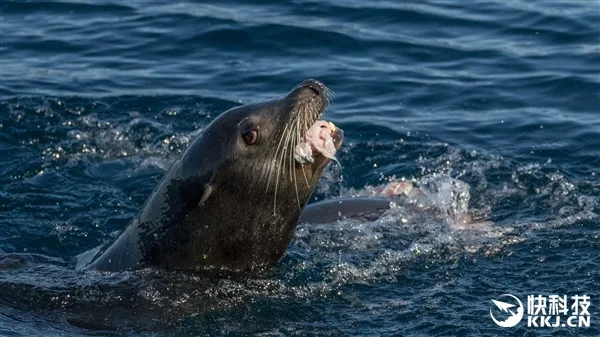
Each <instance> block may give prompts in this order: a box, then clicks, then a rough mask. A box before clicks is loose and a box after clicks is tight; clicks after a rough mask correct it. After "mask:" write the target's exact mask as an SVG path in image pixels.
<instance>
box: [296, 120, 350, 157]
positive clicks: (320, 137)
mask: <svg viewBox="0 0 600 337" xmlns="http://www.w3.org/2000/svg"><path fill="white" fill-rule="evenodd" d="M343 134H344V133H343V131H342V130H341V129H340V128H338V127H336V126H335V125H334V124H333V123H332V122H327V121H324V120H317V121H316V122H314V123H313V124H312V126H311V127H310V128H309V129H308V131H306V133H305V134H304V136H303V137H302V139H301V141H300V143H298V145H296V147H295V148H294V159H296V162H298V163H299V164H308V163H313V162H314V161H315V158H316V157H318V156H323V157H325V158H328V159H332V160H335V161H337V159H336V157H335V153H336V152H337V150H338V149H339V148H340V146H341V144H342V138H343Z"/></svg>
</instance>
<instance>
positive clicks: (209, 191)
mask: <svg viewBox="0 0 600 337" xmlns="http://www.w3.org/2000/svg"><path fill="white" fill-rule="evenodd" d="M213 190H214V189H213V187H212V185H211V184H206V185H204V193H203V194H202V198H200V202H199V203H198V206H202V205H204V203H205V202H206V200H207V199H208V197H210V195H211V194H212V192H213Z"/></svg>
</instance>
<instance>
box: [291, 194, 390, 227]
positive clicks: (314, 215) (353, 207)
mask: <svg viewBox="0 0 600 337" xmlns="http://www.w3.org/2000/svg"><path fill="white" fill-rule="evenodd" d="M389 208H390V200H389V199H385V198H340V199H333V200H326V201H322V202H318V203H315V204H310V205H308V206H306V207H305V208H304V210H303V211H302V214H301V215H300V220H299V221H298V222H299V223H312V224H321V223H331V222H336V221H338V220H342V219H347V218H356V217H361V218H367V219H368V218H375V219H377V218H379V217H380V216H381V214H383V212H385V211H386V210H388V209H389Z"/></svg>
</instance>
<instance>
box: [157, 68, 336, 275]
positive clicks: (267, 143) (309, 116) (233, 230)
mask: <svg viewBox="0 0 600 337" xmlns="http://www.w3.org/2000/svg"><path fill="white" fill-rule="evenodd" d="M329 101H330V91H329V90H328V88H327V87H325V85H323V84H322V83H321V82H319V81H316V80H312V79H309V80H305V81H303V82H301V83H300V84H298V85H297V86H296V87H295V88H293V89H292V90H291V91H290V92H289V93H288V94H287V95H285V96H284V97H281V98H279V99H273V100H270V101H266V102H262V103H256V104H248V105H244V106H240V107H236V108H233V109H231V110H228V111H226V112H224V113H223V114H221V115H220V116H218V117H217V118H216V119H215V120H213V121H212V122H211V123H210V124H209V125H208V126H207V127H206V128H205V129H204V130H203V131H202V133H201V134H200V136H199V137H198V138H197V139H196V140H195V141H194V142H193V143H192V144H191V145H190V147H189V148H188V149H187V150H186V152H185V153H184V155H183V156H182V158H181V159H180V160H179V161H178V162H177V163H176V164H175V165H174V167H173V168H172V169H171V172H169V174H168V175H167V177H166V178H165V179H164V180H163V183H162V184H163V185H164V184H167V185H166V187H165V188H164V189H165V191H166V192H165V193H166V195H167V196H168V197H165V198H164V199H167V201H166V202H167V203H169V202H170V203H171V204H173V203H174V204H175V208H176V207H180V204H184V205H186V206H185V207H184V209H180V211H179V214H176V215H174V221H172V222H173V223H171V225H169V226H167V229H166V231H165V235H166V236H168V237H169V239H166V241H171V243H170V244H169V246H166V245H165V246H162V242H161V245H160V246H159V247H158V248H159V249H158V250H157V249H154V251H153V252H152V254H150V260H152V264H162V265H165V266H167V267H176V268H183V269H198V268H200V269H207V268H208V269H210V268H214V269H224V268H225V269H230V270H247V269H255V268H256V267H260V266H264V265H267V264H270V263H273V262H277V261H278V260H279V259H280V258H281V256H282V255H283V253H284V251H285V249H286V247H287V246H288V244H289V242H290V240H291V238H292V234H293V230H294V228H295V226H296V223H297V221H298V218H299V216H300V212H301V211H302V208H303V207H304V206H305V205H306V204H307V202H308V199H309V197H310V195H311V194H312V192H313V190H314V188H315V186H316V184H317V182H318V180H319V178H320V176H321V174H322V172H323V169H324V168H325V166H326V164H327V163H328V162H329V161H330V160H331V158H333V154H332V153H331V152H335V150H337V149H339V147H340V146H341V144H342V140H343V131H342V130H341V129H339V128H336V127H335V126H333V124H332V123H326V122H323V121H320V120H319V119H320V117H321V116H322V115H323V112H324V111H325V109H326V108H327V106H328V104H329ZM315 135H317V136H315ZM311 137H312V138H311ZM315 138H316V140H315ZM319 141H320V142H321V145H322V146H321V145H319V144H318V143H319ZM327 142H328V144H329V150H327V146H326V145H327ZM323 144H325V145H323ZM301 148H303V149H304V150H303V151H304V152H303V153H302V155H301V156H299V155H298V153H299V151H300V149H301ZM307 149H308V151H309V153H308V154H307V153H306V150H307ZM300 152H301V151H300ZM169 176H171V178H169ZM169 179H171V181H172V182H176V185H177V186H178V187H176V188H175V187H173V185H174V183H170V184H169V183H168V181H169ZM165 181H167V182H166V183H165ZM169 200H175V202H173V201H169ZM160 207H162V208H163V209H164V205H163V204H161V203H157V206H156V207H155V208H160ZM168 209H174V207H169V208H168ZM153 216H156V214H155V215H153ZM163 218H165V217H164V214H163ZM176 219H179V221H175V220H176ZM160 225H161V226H162V225H163V224H160ZM152 234H153V235H154V234H156V233H152ZM146 255H148V254H146Z"/></svg>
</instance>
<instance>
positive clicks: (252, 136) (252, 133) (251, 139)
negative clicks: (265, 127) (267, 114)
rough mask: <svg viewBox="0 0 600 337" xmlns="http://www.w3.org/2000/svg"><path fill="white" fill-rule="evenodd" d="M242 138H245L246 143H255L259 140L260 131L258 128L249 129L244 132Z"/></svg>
mask: <svg viewBox="0 0 600 337" xmlns="http://www.w3.org/2000/svg"><path fill="white" fill-rule="evenodd" d="M242 139H244V143H246V144H247V145H254V144H256V141H257V140H258V131H257V130H249V131H246V132H244V133H242Z"/></svg>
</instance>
